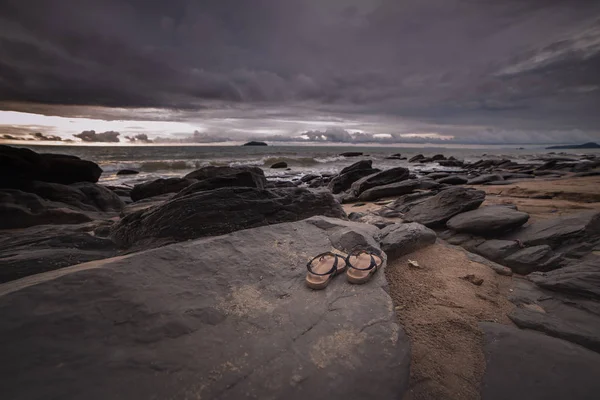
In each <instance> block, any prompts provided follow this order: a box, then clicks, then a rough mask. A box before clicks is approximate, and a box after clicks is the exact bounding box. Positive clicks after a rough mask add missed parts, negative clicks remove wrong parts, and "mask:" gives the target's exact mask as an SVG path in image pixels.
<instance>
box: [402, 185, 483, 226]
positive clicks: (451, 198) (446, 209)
mask: <svg viewBox="0 0 600 400" xmlns="http://www.w3.org/2000/svg"><path fill="white" fill-rule="evenodd" d="M484 200H485V192H484V191H481V190H469V189H466V188H463V187H451V188H449V189H446V190H442V191H441V192H440V193H438V194H437V195H435V196H433V197H429V198H427V199H426V200H424V201H422V202H420V203H417V204H414V205H412V206H409V207H408V211H406V212H405V213H404V219H405V220H406V221H414V222H419V223H421V224H423V225H426V226H428V227H434V226H440V225H443V224H445V223H446V221H448V220H449V219H450V218H452V217H453V216H455V215H457V214H460V213H462V212H465V211H470V210H473V209H475V208H477V207H479V205H480V204H481V203H483V201H484Z"/></svg>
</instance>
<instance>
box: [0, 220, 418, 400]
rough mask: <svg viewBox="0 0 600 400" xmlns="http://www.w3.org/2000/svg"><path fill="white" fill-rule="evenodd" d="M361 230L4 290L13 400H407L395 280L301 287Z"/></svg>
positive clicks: (216, 245)
mask: <svg viewBox="0 0 600 400" xmlns="http://www.w3.org/2000/svg"><path fill="white" fill-rule="evenodd" d="M363 227H364V226H363V225H361V224H355V223H350V222H344V221H339V220H331V219H327V218H314V219H309V220H305V221H300V222H296V223H285V224H277V225H270V226H264V227H261V228H257V229H250V230H244V231H239V232H235V233H232V234H229V235H226V236H222V237H216V238H206V239H200V240H195V241H193V242H188V243H180V244H175V245H171V246H168V247H163V248H160V249H155V250H150V251H146V252H141V253H136V254H131V255H128V256H126V257H118V258H113V259H109V260H104V261H101V262H94V263H88V264H83V265H79V266H74V267H71V268H68V269H63V270H61V271H60V273H54V274H44V275H39V276H37V277H35V283H36V284H32V283H33V281H19V282H14V283H9V284H5V285H3V286H0V313H1V315H2V324H0V340H1V341H2V343H10V346H4V347H5V348H3V354H2V355H3V357H1V358H0V369H1V370H2V371H3V374H4V376H3V381H2V382H3V384H2V389H3V391H2V394H3V397H5V398H7V399H17V398H22V399H35V398H60V399H65V400H68V399H81V398H85V399H113V398H123V399H167V398H174V399H175V398H177V399H179V398H181V399H183V398H186V397H197V396H199V395H201V396H202V398H206V399H213V398H220V399H243V398H248V397H256V398H260V399H279V398H287V399H292V400H293V399H306V398H314V399H321V398H323V399H325V398H326V399H351V398H352V399H354V398H365V399H366V398H372V399H392V398H402V397H403V396H404V394H405V392H406V390H407V389H408V379H409V367H410V343H409V339H408V337H407V336H406V335H405V333H404V331H403V329H402V328H401V327H400V326H399V325H398V324H397V322H396V321H395V314H394V310H393V305H392V300H391V298H390V297H389V295H388V294H387V292H386V290H385V287H386V286H387V284H386V282H385V276H384V275H385V274H384V271H383V270H382V271H379V272H377V274H375V275H374V277H373V279H372V280H371V281H370V282H369V283H368V284H366V285H362V286H361V287H360V288H358V287H354V286H350V285H348V284H347V283H346V282H345V281H344V280H343V279H341V278H337V279H335V280H334V281H333V282H332V283H331V284H330V285H329V287H328V288H327V290H323V291H312V290H309V289H307V288H306V287H305V285H304V277H305V274H306V267H305V264H306V262H307V261H308V260H309V259H310V258H311V257H312V256H313V255H316V254H319V253H321V252H323V251H328V250H330V249H331V238H332V237H333V236H335V235H336V234H338V231H339V230H340V229H347V228H352V229H353V230H355V231H356V232H357V236H356V238H357V239H358V238H362V240H364V241H365V242H368V241H370V240H372V236H371V238H369V236H370V235H371V233H370V232H372V231H365V230H364V229H363ZM373 229H375V228H373ZM362 232H365V233H362ZM367 232H368V233H367ZM342 236H343V235H342ZM232 252H235V256H233V257H232ZM384 268H385V267H384ZM31 332H43V335H42V334H40V335H31ZM73 332H77V334H74V333H73ZM233 344H234V345H233ZM57 365H60V368H57ZM366 370H368V371H369V380H368V384H365V381H364V378H365V375H364V373H365V371H366ZM22 371H27V373H26V374H24V373H22ZM332 371H335V373H332Z"/></svg>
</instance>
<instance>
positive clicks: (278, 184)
mask: <svg viewBox="0 0 600 400" xmlns="http://www.w3.org/2000/svg"><path fill="white" fill-rule="evenodd" d="M219 179H221V178H219ZM201 182H202V181H201ZM234 186H235V185H234ZM296 186H298V185H297V184H295V183H294V182H290V181H267V184H266V185H265V188H266V189H275V188H290V187H296ZM223 187H226V186H223ZM242 187H243V186H242ZM246 187H251V186H246ZM186 191H187V190H186Z"/></svg>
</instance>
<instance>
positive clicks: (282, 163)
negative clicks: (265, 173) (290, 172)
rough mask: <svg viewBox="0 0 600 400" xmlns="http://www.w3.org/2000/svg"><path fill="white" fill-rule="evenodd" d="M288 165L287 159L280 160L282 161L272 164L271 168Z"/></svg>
mask: <svg viewBox="0 0 600 400" xmlns="http://www.w3.org/2000/svg"><path fill="white" fill-rule="evenodd" d="M287 167H288V165H287V163H286V162H285V161H280V162H276V163H275V164H273V165H271V168H287Z"/></svg>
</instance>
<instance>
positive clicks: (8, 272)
mask: <svg viewBox="0 0 600 400" xmlns="http://www.w3.org/2000/svg"><path fill="white" fill-rule="evenodd" d="M100 224H101V223H96V222H91V223H85V224H72V225H40V226H34V227H30V228H25V229H18V230H5V231H2V230H0V282H8V281H12V280H15V279H20V278H24V277H26V276H29V275H34V274H39V273H42V272H46V271H53V270H56V269H59V268H64V267H68V266H71V265H74V264H79V263H82V262H87V261H92V260H98V259H103V258H109V257H114V256H116V255H117V246H116V245H115V244H114V243H113V242H112V241H111V240H108V239H106V238H101V237H98V235H97V234H95V233H94V231H95V230H96V229H97V228H98V227H99V226H100Z"/></svg>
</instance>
